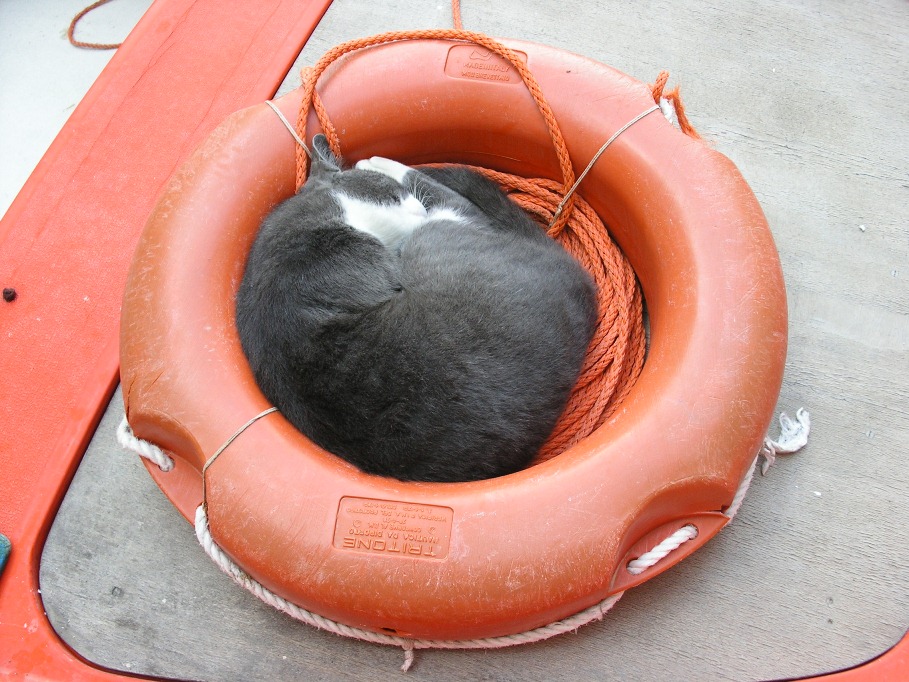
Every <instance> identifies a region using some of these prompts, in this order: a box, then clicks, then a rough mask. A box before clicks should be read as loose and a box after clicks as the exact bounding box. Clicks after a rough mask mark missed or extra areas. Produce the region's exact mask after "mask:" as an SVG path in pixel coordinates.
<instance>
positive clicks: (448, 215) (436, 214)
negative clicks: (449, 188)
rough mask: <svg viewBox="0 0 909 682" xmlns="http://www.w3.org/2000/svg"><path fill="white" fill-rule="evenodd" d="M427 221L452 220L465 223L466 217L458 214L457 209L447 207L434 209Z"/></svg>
mask: <svg viewBox="0 0 909 682" xmlns="http://www.w3.org/2000/svg"><path fill="white" fill-rule="evenodd" d="M427 220H451V221H453V222H456V223H463V222H465V218H464V216H462V215H461V214H460V213H458V212H457V211H456V210H455V209H453V208H445V207H441V208H434V209H432V210H431V211H429V215H428V216H427Z"/></svg>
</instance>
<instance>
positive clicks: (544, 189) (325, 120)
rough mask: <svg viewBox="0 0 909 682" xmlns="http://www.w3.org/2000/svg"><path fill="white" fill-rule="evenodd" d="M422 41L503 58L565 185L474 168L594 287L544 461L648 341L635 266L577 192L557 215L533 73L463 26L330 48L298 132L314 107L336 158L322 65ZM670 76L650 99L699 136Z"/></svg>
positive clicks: (604, 416)
mask: <svg viewBox="0 0 909 682" xmlns="http://www.w3.org/2000/svg"><path fill="white" fill-rule="evenodd" d="M455 7H456V6H455ZM454 18H455V25H456V26H460V21H459V13H458V12H457V10H456V11H455V13H454ZM427 39H429V40H451V41H462V42H471V43H475V44H477V45H481V46H482V47H484V48H486V49H488V50H489V51H491V52H494V53H495V54H497V55H499V56H500V57H502V58H503V59H505V60H507V61H508V62H509V63H510V64H511V65H512V66H514V68H515V69H516V70H517V71H518V73H519V74H520V75H521V78H522V79H523V80H524V83H525V84H526V86H527V89H528V91H529V92H530V95H531V96H532V97H533V99H534V101H535V102H536V104H537V107H538V108H539V110H540V114H541V116H542V117H543V119H544V121H545V123H546V126H547V128H548V129H549V133H550V136H551V137H552V142H553V148H554V149H555V152H556V155H557V156H558V160H559V166H560V169H561V174H562V183H561V184H560V183H558V182H554V181H552V180H548V179H543V178H523V177H520V176H516V175H510V174H507V173H500V172H497V171H494V170H490V169H486V168H478V167H474V168H473V169H474V170H476V171H477V172H479V173H482V174H483V175H485V176H486V177H488V178H490V179H492V180H493V181H494V182H496V183H498V184H499V186H500V187H502V189H503V190H504V191H505V192H506V193H508V195H509V196H510V197H511V198H512V200H514V201H515V202H516V203H517V204H518V205H519V206H520V207H521V208H523V209H524V210H525V211H527V212H528V213H529V214H530V215H531V216H532V217H533V218H534V219H535V220H536V221H537V222H538V223H539V224H540V226H541V228H543V229H547V232H548V234H549V235H550V236H551V237H552V238H554V239H556V240H557V241H558V242H559V243H560V244H561V245H562V246H563V247H564V248H565V249H566V250H567V251H568V252H569V253H571V254H572V255H573V256H574V257H575V258H576V259H577V260H578V261H579V262H580V263H581V264H582V265H583V266H584V267H585V268H586V269H587V271H588V272H589V273H590V274H591V276H592V277H593V278H594V281H595V282H596V285H597V292H598V293H597V297H598V303H599V311H598V321H597V325H596V329H595V332H594V337H593V339H592V341H591V343H590V346H589V348H588V351H587V356H586V359H585V362H584V366H583V368H582V370H581V374H580V377H579V378H578V381H577V384H576V385H575V388H574V390H573V392H572V394H571V396H570V398H569V400H568V404H567V405H566V407H565V410H564V412H563V413H562V416H561V418H560V419H559V421H558V423H557V424H556V427H555V429H554V430H553V433H552V434H551V435H550V437H549V439H548V440H547V442H546V443H545V444H544V445H543V448H542V449H541V451H540V453H539V454H538V455H537V458H536V459H535V461H534V463H539V462H543V461H546V460H547V459H550V458H552V457H554V456H556V455H558V454H559V453H561V452H562V451H564V450H565V449H567V448H569V447H570V446H571V445H573V444H575V443H577V442H578V441H580V440H582V439H583V438H585V437H587V436H588V435H590V434H591V433H593V431H595V430H596V429H597V428H598V427H600V426H601V425H602V424H603V423H605V422H606V420H608V419H609V417H610V416H612V414H613V413H614V412H615V410H616V408H617V407H618V405H619V404H621V402H622V400H624V398H625V396H626V395H627V394H628V392H629V391H630V390H631V388H632V387H633V386H634V384H635V382H636V381H637V378H638V375H639V374H640V372H641V368H642V367H643V364H644V354H645V347H646V339H645V333H644V323H643V303H642V301H643V297H642V294H641V289H640V286H639V284H638V282H637V279H636V277H635V274H634V271H633V270H632V268H631V266H630V265H629V263H628V261H627V260H626V259H625V257H624V255H623V254H622V252H621V251H620V250H619V248H618V247H617V246H616V244H615V243H614V242H613V241H612V239H611V238H610V236H609V232H608V230H607V229H606V226H605V225H604V224H603V222H602V221H601V220H600V218H599V216H597V214H596V213H595V212H594V210H593V209H592V208H591V207H590V205H589V204H588V203H587V202H586V201H584V199H583V198H582V197H581V196H579V195H578V194H571V195H570V196H568V199H567V201H565V205H564V207H563V210H562V211H561V212H560V213H559V212H557V207H558V205H559V203H560V202H561V201H562V200H563V199H564V198H565V197H566V195H568V192H569V189H570V188H571V186H572V185H573V184H574V181H575V173H574V168H573V166H572V164H571V159H570V157H569V154H568V149H567V145H566V143H565V139H564V137H563V135H562V132H561V129H560V128H559V124H558V121H556V119H555V116H554V115H553V113H552V109H551V108H550V107H549V104H548V103H547V102H546V100H545V98H544V96H543V93H542V91H541V90H540V87H539V85H538V84H537V81H536V79H535V78H534V76H533V74H532V73H531V72H530V70H529V69H528V68H527V67H526V66H525V65H524V63H523V62H522V61H521V60H520V59H519V58H518V57H517V55H516V54H515V53H514V52H513V51H512V50H510V49H509V48H507V47H505V46H504V45H502V44H501V43H499V42H497V41H495V40H493V39H492V38H490V37H488V36H486V35H484V34H481V33H474V32H470V31H464V30H462V29H460V28H457V29H435V30H424V31H396V32H389V33H383V34H380V35H377V36H373V37H370V38H361V39H358V40H352V41H349V42H346V43H342V44H341V45H338V46H336V47H334V48H333V49H331V50H330V51H329V52H327V53H326V54H325V55H324V56H323V57H322V58H321V59H320V60H319V61H318V62H317V63H316V65H315V66H314V67H311V68H306V69H304V70H303V72H302V74H301V75H302V79H303V95H302V101H301V105H300V111H299V117H298V119H297V133H298V134H299V136H300V137H301V138H302V139H304V140H305V139H306V120H307V117H308V115H309V110H310V108H312V109H313V110H314V111H315V113H316V116H317V119H318V121H319V124H320V125H321V127H322V129H323V131H324V132H325V135H326V137H327V138H328V142H329V144H330V146H331V149H332V151H333V152H334V153H335V154H336V155H337V156H339V157H341V156H343V155H342V153H341V143H340V139H339V137H338V134H337V131H336V130H335V128H334V126H333V125H332V123H331V121H330V119H329V117H328V113H327V111H326V110H325V108H324V106H323V104H322V101H321V99H320V98H319V96H318V93H317V92H316V84H317V83H318V81H319V78H320V77H321V75H322V74H323V73H324V71H325V69H326V68H328V66H329V65H330V64H332V63H333V62H334V61H335V60H337V59H338V58H340V57H341V56H343V55H345V54H347V53H349V52H353V51H355V50H359V49H362V48H366V47H372V46H376V45H381V44H384V43H390V42H396V41H403V40H427ZM668 77H669V74H668V72H665V71H664V72H662V73H661V74H660V75H659V77H658V78H657V81H656V83H655V84H654V85H653V86H651V90H652V94H653V98H654V102H656V103H657V104H659V102H660V99H661V98H666V99H669V100H670V101H672V103H673V105H674V106H675V108H676V112H677V115H678V119H679V123H680V127H681V128H682V130H683V132H685V133H686V134H688V135H690V136H692V137H695V138H698V139H699V136H698V135H697V133H696V132H695V131H694V128H693V127H691V125H690V123H689V122H688V119H687V117H685V113H684V108H683V107H682V104H681V99H680V97H679V94H678V88H676V89H675V90H673V91H672V92H670V93H669V94H668V95H664V94H663V89H664V88H665V85H666V81H667V80H668ZM296 167H297V177H296V181H297V188H298V189H299V188H300V187H302V185H303V183H304V182H305V181H306V177H307V172H308V157H307V155H306V151H305V150H304V149H303V148H302V147H298V148H297V150H296Z"/></svg>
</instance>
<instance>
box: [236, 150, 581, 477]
mask: <svg viewBox="0 0 909 682" xmlns="http://www.w3.org/2000/svg"><path fill="white" fill-rule="evenodd" d="M313 142H314V144H313V147H314V150H315V153H314V154H313V167H312V172H311V177H310V179H309V180H308V181H307V183H306V185H305V186H304V187H303V188H302V189H301V191H300V192H299V193H298V194H297V195H295V196H294V197H292V198H290V199H288V200H287V201H285V202H283V203H282V204H280V205H279V206H278V207H277V208H276V209H275V210H274V211H273V212H272V213H271V214H270V215H269V216H268V217H267V218H266V219H265V220H264V221H263V224H262V227H261V229H260V232H259V234H258V236H257V238H256V241H255V244H254V246H253V249H252V251H251V253H250V256H249V260H248V262H247V265H246V272H245V274H244V277H243V281H242V283H241V285H240V289H239V292H238V294H237V327H238V330H239V333H240V339H241V341H242V343H243V349H244V351H245V353H246V355H247V357H248V359H249V362H250V365H251V367H252V370H253V373H254V375H255V377H256V380H257V381H258V383H259V386H260V387H261V389H262V391H263V393H264V394H265V395H266V396H267V397H268V399H269V400H271V401H272V402H273V403H274V405H276V406H277V407H278V408H279V409H280V411H281V413H282V414H284V416H285V417H287V419H289V420H290V421H291V422H292V423H293V424H294V425H295V426H296V427H297V428H298V429H300V431H302V432H303V433H304V434H306V435H307V436H308V437H309V438H311V439H312V440H313V441H315V442H316V443H317V444H319V445H321V446H322V447H324V448H325V449H327V450H329V451H330V452H333V453H334V454H336V455H338V456H340V457H343V458H344V459H346V460H348V461H350V462H352V463H353V464H355V465H357V466H358V467H360V468H361V469H363V470H364V471H366V472H370V473H374V474H380V475H385V476H394V477H397V478H400V479H404V480H427V481H466V480H475V479H483V478H490V477H494V476H501V475H504V474H507V473H511V472H514V471H517V470H518V469H521V468H522V467H524V466H526V465H527V464H528V462H529V461H530V460H531V459H532V457H533V456H534V454H535V453H536V452H537V451H538V450H539V447H540V446H541V445H542V443H543V442H544V441H545V439H546V437H547V436H548V435H549V433H550V432H551V431H552V428H553V426H554V425H555V422H556V420H557V419H558V417H559V415H560V414H561V412H562V410H563V408H564V406H565V403H566V400H567V398H568V395H569V393H570V390H571V388H572V386H573V385H574V383H575V381H576V380H577V376H578V372H579V370H580V367H581V363H582V361H583V356H584V352H585V350H586V348H587V345H588V343H589V341H590V337H591V334H592V331H593V326H594V318H595V312H596V301H595V291H594V285H593V282H592V280H591V278H590V277H589V276H588V275H587V273H586V272H585V271H584V270H583V269H582V268H581V267H580V265H579V264H578V263H577V262H576V261H575V260H574V259H573V258H572V257H571V256H569V255H568V254H567V253H566V252H565V251H564V250H563V249H562V248H561V247H560V246H559V245H558V244H556V243H555V242H554V241H552V240H551V239H549V237H547V236H546V235H545V234H544V232H543V231H542V230H541V229H540V228H539V227H538V226H537V225H536V224H534V223H533V222H532V221H531V220H530V219H529V218H528V217H527V216H526V214H524V213H523V211H521V209H519V208H518V207H517V206H516V205H515V204H514V203H513V202H512V201H510V200H509V199H507V197H506V196H505V195H504V194H503V193H502V192H501V191H500V190H499V189H498V187H496V186H495V185H494V184H493V183H491V182H490V181H488V180H486V179H485V178H483V177H481V176H478V175H476V174H475V173H473V172H471V171H469V170H467V169H464V168H446V169H429V170H424V171H417V170H414V169H410V170H409V171H408V172H407V173H406V175H404V177H403V182H402V183H400V184H399V183H398V182H397V181H396V180H395V179H393V178H392V177H388V176H387V175H384V174H382V173H379V172H375V171H373V170H358V169H352V170H342V169H341V168H342V166H341V162H340V160H338V159H335V158H334V157H333V156H332V155H331V152H330V151H329V150H328V146H327V144H326V142H325V140H324V137H321V136H319V137H317V138H316V139H315V140H314V141H313ZM402 185H403V186H402ZM341 195H343V197H353V198H354V199H357V200H359V201H361V202H362V201H368V202H370V203H372V204H374V205H376V207H377V210H379V209H381V210H385V209H389V207H392V208H391V209H389V210H397V209H396V208H394V207H395V206H397V205H399V204H401V203H402V202H403V201H405V200H406V199H407V197H408V196H410V195H413V196H415V197H417V198H418V199H419V200H420V202H421V203H422V204H423V206H424V207H425V208H426V210H427V211H428V217H427V220H426V222H425V223H424V224H423V225H422V226H420V227H418V228H417V229H415V230H413V231H412V232H410V233H409V234H407V235H405V236H404V237H403V238H401V239H399V240H398V241H397V242H396V243H393V244H385V243H383V242H382V241H380V240H379V239H377V238H376V237H374V236H372V235H370V234H367V233H364V232H362V231H359V230H356V229H354V228H352V227H351V226H349V225H348V224H346V223H345V221H344V217H345V213H344V210H343V209H342V208H341V206H340V204H339V200H338V197H339V196H341ZM442 209H452V210H453V211H454V212H455V213H456V214H457V216H458V218H457V219H450V216H451V215H452V212H451V210H449V211H445V210H442ZM434 213H436V214H438V215H441V216H442V217H441V218H439V219H434V218H433V214H434Z"/></svg>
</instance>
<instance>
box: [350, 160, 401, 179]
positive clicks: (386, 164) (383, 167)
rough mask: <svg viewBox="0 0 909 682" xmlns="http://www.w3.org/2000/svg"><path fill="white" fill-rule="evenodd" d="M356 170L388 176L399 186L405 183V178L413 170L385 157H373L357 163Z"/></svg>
mask: <svg viewBox="0 0 909 682" xmlns="http://www.w3.org/2000/svg"><path fill="white" fill-rule="evenodd" d="M356 168H357V169H358V170H371V171H376V172H377V173H381V174H382V175H387V176H388V177H390V178H391V179H393V180H396V181H397V182H398V184H401V183H403V182H404V176H405V175H407V171H409V170H411V169H410V167H408V166H405V165H404V164H403V163H398V162H397V161H392V160H391V159H386V158H385V157H384V156H373V157H370V158H368V159H363V160H362V161H357V164H356Z"/></svg>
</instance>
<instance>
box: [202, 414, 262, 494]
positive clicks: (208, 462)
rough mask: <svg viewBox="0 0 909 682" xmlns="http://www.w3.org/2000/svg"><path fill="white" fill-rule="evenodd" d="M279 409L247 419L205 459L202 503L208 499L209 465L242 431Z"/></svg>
mask: <svg viewBox="0 0 909 682" xmlns="http://www.w3.org/2000/svg"><path fill="white" fill-rule="evenodd" d="M277 411H278V408H277V407H269V408H268V409H267V410H262V411H261V412H260V413H259V414H257V415H256V416H255V417H253V418H252V419H250V420H249V421H247V422H246V423H245V424H243V426H241V427H240V428H239V429H237V430H236V431H234V432H233V434H231V436H230V438H228V439H227V440H226V441H224V444H223V445H221V447H220V448H218V449H217V450H215V454H213V455H212V456H211V457H209V458H208V459H207V460H206V461H205V465H204V466H203V467H202V504H203V505H204V504H205V501H206V500H207V499H208V498H206V497H205V473H206V472H207V471H208V467H210V466H211V465H212V464H214V463H215V460H216V459H218V457H220V456H221V453H222V452H224V451H225V450H227V448H228V447H230V444H231V443H233V442H234V441H235V440H237V438H239V437H240V434H241V433H243V432H244V431H246V429H248V428H249V427H250V426H252V425H253V424H255V423H256V422H257V421H259V420H260V419H262V417H267V416H268V415H270V414H271V413H272V412H277Z"/></svg>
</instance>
